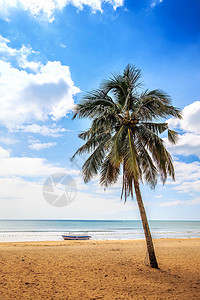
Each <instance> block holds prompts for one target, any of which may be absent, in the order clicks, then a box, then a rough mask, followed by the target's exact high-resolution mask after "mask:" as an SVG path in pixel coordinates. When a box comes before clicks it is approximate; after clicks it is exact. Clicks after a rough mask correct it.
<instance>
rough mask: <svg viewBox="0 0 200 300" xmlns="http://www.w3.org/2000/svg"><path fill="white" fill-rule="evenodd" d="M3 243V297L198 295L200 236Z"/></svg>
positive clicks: (0, 281)
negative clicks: (150, 258) (149, 257)
mask: <svg viewBox="0 0 200 300" xmlns="http://www.w3.org/2000/svg"><path fill="white" fill-rule="evenodd" d="M154 246H155V251H156V256H157V259H158V263H159V267H160V269H152V268H150V267H149V266H147V265H146V264H145V262H146V261H145V256H146V243H145V240H144V239H142V240H117V241H116V240H109V241H105V240H101V241H99V240H98V241H96V240H89V241H64V240H63V241H53V242H52V241H45V242H17V243H15V242H14V243H13V242H7V243H5V242H3V243H0V256H1V260H0V269H1V272H0V299H5V300H6V299H9V300H10V299H14V298H15V297H16V298H17V299H71V300H72V299H91V300H92V299H108V300H110V299H181V300H182V299H198V298H199V295H200V239H199V238H190V239H171V238H170V239H163V238H162V239H154Z"/></svg>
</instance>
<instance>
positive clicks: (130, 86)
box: [72, 65, 181, 268]
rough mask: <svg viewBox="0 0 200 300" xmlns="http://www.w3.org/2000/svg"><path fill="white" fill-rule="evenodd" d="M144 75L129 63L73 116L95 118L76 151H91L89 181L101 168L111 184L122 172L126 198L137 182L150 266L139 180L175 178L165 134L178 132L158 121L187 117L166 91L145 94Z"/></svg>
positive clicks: (152, 182)
mask: <svg viewBox="0 0 200 300" xmlns="http://www.w3.org/2000/svg"><path fill="white" fill-rule="evenodd" d="M140 77H141V70H140V69H137V68H136V67H134V66H132V65H127V67H126V68H125V70H124V72H123V74H122V75H120V74H114V75H112V77H111V78H110V79H109V80H105V81H103V82H102V84H101V85H100V88H99V89H96V90H92V91H91V92H89V93H87V94H86V95H85V96H84V97H83V99H82V101H81V103H79V104H77V105H76V108H75V112H74V116H73V119H74V118H76V117H80V118H90V119H91V121H92V122H91V127H90V128H89V129H88V130H86V131H84V132H82V133H81V134H79V137H80V138H81V139H82V140H84V141H85V144H84V145H83V146H82V147H80V148H79V149H78V150H77V152H76V153H75V154H74V156H75V155H77V154H79V155H80V154H83V153H89V154H91V155H90V156H89V158H88V159H87V160H86V161H85V163H84V165H83V167H82V173H83V178H84V181H85V183H87V182H88V181H89V180H91V179H92V177H93V176H94V175H96V174H98V173H100V184H101V185H103V186H104V187H108V186H110V185H112V184H113V183H115V182H116V181H117V180H118V178H119V175H120V173H121V171H122V177H123V183H122V192H121V198H122V197H124V200H125V202H126V200H127V197H129V196H131V197H133V187H134V191H135V195H136V199H137V203H138V207H139V211H140V215H141V219H142V224H143V228H144V233H145V238H146V244H147V250H148V255H149V262H150V266H151V267H152V268H158V263H157V260H156V256H155V251H154V246H153V241H152V237H151V232H150V229H149V225H148V220H147V216H146V212H145V208H144V205H143V201H142V196H141V192H140V185H139V183H140V182H143V181H145V182H146V183H147V184H148V185H150V187H151V188H155V186H156V184H157V180H158V175H159V174H160V178H161V181H162V182H163V184H164V183H165V181H166V179H167V176H168V175H169V176H171V177H172V179H173V180H175V175H174V167H173V163H172V158H171V156H170V154H169V153H168V151H167V150H166V148H165V146H164V142H163V140H162V139H161V138H160V137H159V134H161V133H163V132H164V131H165V130H167V131H168V139H169V141H170V142H171V143H174V144H175V143H176V141H177V133H176V132H175V131H172V130H170V129H168V124H167V123H163V122H162V123H160V122H159V123H158V122H156V121H158V120H159V119H162V118H165V117H169V116H173V117H178V118H181V113H180V110H179V109H178V108H175V107H174V106H172V105H171V99H170V96H169V95H167V94H166V93H164V92H163V91H162V90H152V91H148V90H145V91H143V92H141V93H140V94H139V93H138V89H139V88H141V83H140V82H139V79H140ZM74 156H73V157H72V159H73V158H74Z"/></svg>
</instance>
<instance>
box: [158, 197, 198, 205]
mask: <svg viewBox="0 0 200 300" xmlns="http://www.w3.org/2000/svg"><path fill="white" fill-rule="evenodd" d="M197 204H200V198H195V199H191V200H175V201H167V202H163V203H160V204H159V206H177V205H197Z"/></svg>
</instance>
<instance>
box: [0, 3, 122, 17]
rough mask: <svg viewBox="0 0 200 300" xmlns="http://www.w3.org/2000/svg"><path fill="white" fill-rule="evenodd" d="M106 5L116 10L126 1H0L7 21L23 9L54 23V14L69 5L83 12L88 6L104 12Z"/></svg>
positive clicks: (1, 9) (3, 15) (2, 13)
mask: <svg viewBox="0 0 200 300" xmlns="http://www.w3.org/2000/svg"><path fill="white" fill-rule="evenodd" d="M104 3H109V4H111V5H112V6H113V8H114V9H116V8H117V7H120V6H122V5H123V3H124V0H34V1H33V0H11V1H9V0H7V1H5V0H0V12H1V16H2V17H3V18H4V19H6V18H7V17H8V16H9V14H10V13H11V11H12V9H13V8H15V9H23V10H25V11H28V12H29V13H30V14H31V15H33V16H34V17H41V18H43V19H47V20H48V21H49V22H52V21H53V20H54V13H55V12H56V11H62V10H63V8H64V7H66V6H67V5H69V4H72V5H74V6H75V7H76V8H77V9H79V10H82V9H83V7H84V6H85V5H86V6H89V7H91V9H92V11H93V12H96V11H100V12H103V10H102V4H104Z"/></svg>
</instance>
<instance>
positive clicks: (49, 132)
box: [15, 123, 70, 137]
mask: <svg viewBox="0 0 200 300" xmlns="http://www.w3.org/2000/svg"><path fill="white" fill-rule="evenodd" d="M15 131H23V132H30V133H37V134H41V135H44V136H51V137H59V136H61V135H62V134H63V133H64V132H66V131H67V132H69V131H70V130H67V129H65V128H62V127H60V126H57V125H56V124H55V123H54V124H53V125H52V126H51V125H49V126H48V125H38V124H31V125H25V126H24V125H21V126H18V127H17V128H15Z"/></svg>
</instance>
